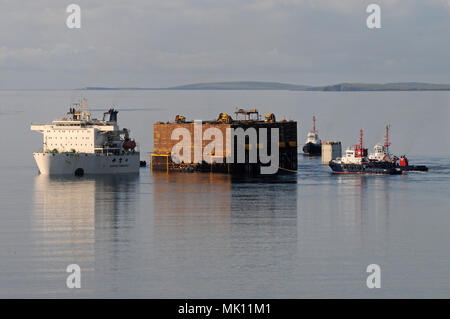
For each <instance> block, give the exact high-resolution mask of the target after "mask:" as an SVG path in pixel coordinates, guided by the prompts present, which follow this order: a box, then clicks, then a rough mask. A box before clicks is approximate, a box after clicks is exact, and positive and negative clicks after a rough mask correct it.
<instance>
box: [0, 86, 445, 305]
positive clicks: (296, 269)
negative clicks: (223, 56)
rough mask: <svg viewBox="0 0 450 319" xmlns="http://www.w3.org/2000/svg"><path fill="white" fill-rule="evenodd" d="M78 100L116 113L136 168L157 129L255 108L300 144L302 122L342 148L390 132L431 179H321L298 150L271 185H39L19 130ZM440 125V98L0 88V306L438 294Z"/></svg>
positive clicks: (203, 178) (400, 150) (441, 267)
mask: <svg viewBox="0 0 450 319" xmlns="http://www.w3.org/2000/svg"><path fill="white" fill-rule="evenodd" d="M81 97H86V98H87V99H88V106H90V108H91V109H93V110H94V113H96V114H97V115H98V117H101V113H102V112H103V110H104V109H108V108H110V107H112V106H114V107H116V108H118V109H119V111H120V112H119V124H120V125H121V127H127V128H129V129H131V132H132V135H133V136H134V137H135V138H136V139H137V140H138V142H139V143H140V148H141V157H142V159H146V160H147V161H148V152H151V151H152V143H153V139H152V134H153V133H152V124H153V123H154V122H156V121H167V120H173V118H174V117H175V115H177V114H182V115H185V116H186V117H187V118H188V119H212V118H215V117H217V116H218V114H219V113H221V112H226V113H233V112H234V110H235V108H236V107H239V108H241V107H243V108H246V107H251V108H253V107H256V108H258V109H259V110H260V111H261V112H262V113H263V114H265V113H271V112H273V113H275V115H276V116H277V117H278V119H281V118H287V119H294V120H297V121H298V122H299V126H298V130H299V131H298V133H299V144H301V143H302V142H303V140H304V139H305V137H306V133H307V131H308V130H309V129H310V127H311V125H312V123H311V117H312V116H313V115H316V117H317V119H318V121H317V125H318V129H319V134H320V136H321V137H322V138H323V139H327V140H341V141H342V142H343V144H344V146H347V145H351V144H353V143H355V142H357V141H358V138H359V129H360V128H364V129H365V142H366V144H367V146H369V147H370V148H371V147H372V146H373V145H374V144H375V143H376V142H380V141H382V138H383V134H384V126H385V125H386V124H388V123H390V124H391V125H392V130H391V138H392V143H393V145H392V148H391V149H392V151H393V152H395V153H397V154H400V155H401V154H410V155H411V156H410V161H411V162H414V163H417V164H426V165H428V166H429V167H430V171H429V172H428V173H408V174H406V175H401V176H335V175H332V174H330V170H329V168H328V167H327V166H323V165H321V164H320V160H318V159H311V158H306V157H303V156H301V155H299V171H298V174H294V175H290V176H284V177H281V178H277V179H271V180H260V179H242V178H241V179H236V178H231V177H230V176H228V175H222V174H208V173H178V174H176V173H173V174H165V173H159V174H152V173H151V172H150V171H149V169H148V168H142V169H141V171H140V175H139V176H108V177H98V178H93V177H83V178H81V179H79V178H49V177H46V176H39V175H38V173H37V169H36V167H35V164H34V161H33V158H32V153H33V151H37V150H39V148H40V147H41V144H42V138H41V136H40V135H39V134H37V133H35V132H31V131H30V130H29V125H30V124H31V123H32V122H49V121H51V120H54V119H57V118H59V117H61V116H63V115H64V114H65V112H67V110H68V108H69V106H70V103H71V102H75V101H76V100H77V99H79V98H81ZM449 120H450V93H449V92H435V93H430V92H378V93H344V92H337V93H336V92H334V93H333V92H270V91H226V92H224V91H207V92H205V91H148V92H141V91H138V92H136V91H134V92H133V91H108V92H105V91H96V92H94V91H88V92H81V91H0V127H1V132H2V134H1V140H0V149H2V153H1V155H0V156H1V158H2V159H1V166H0V214H1V220H0V297H39V298H49V297H60V298H72V297H74V298H86V297H99V298H102V297H135V298H136V297H137V298H140V297H143V298H146V297H148V298H166V297H167V298H169V297H173V298H186V297H192V298H241V297H246V298H317V297H318V298H325V297H331V298H342V297H343V298H348V297H363V298H377V297H388V298H390V297H426V298H427V297H446V298H449V297H450V244H449V243H450V234H449V229H450V187H449V186H450V140H449V138H448V137H449V136H450V126H449V125H448V123H449ZM74 263H75V264H78V265H79V266H80V267H81V288H80V289H68V288H67V287H66V278H67V276H68V275H69V274H68V273H66V271H65V270H66V267H67V266H68V265H69V264H74ZM369 264H378V265H379V266H380V267H381V288H380V289H368V288H367V286H366V278H367V276H368V275H369V274H368V273H367V272H366V267H367V266H368V265H369Z"/></svg>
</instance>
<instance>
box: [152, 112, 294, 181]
mask: <svg viewBox="0 0 450 319" xmlns="http://www.w3.org/2000/svg"><path fill="white" fill-rule="evenodd" d="M239 117H240V118H239ZM242 117H243V118H242ZM194 127H195V122H194V121H187V120H186V119H185V117H184V116H182V115H177V116H176V117H175V121H174V122H166V123H164V122H157V123H155V124H154V125H153V138H154V142H153V143H154V144H153V153H152V154H151V161H150V167H151V169H152V170H158V171H209V172H223V173H230V174H242V173H245V174H249V175H253V174H256V175H257V174H259V172H260V168H261V166H268V164H265V163H261V161H260V160H259V158H260V157H259V152H260V147H261V145H262V144H264V143H265V144H266V145H267V146H268V150H267V151H268V154H272V150H271V146H270V145H271V134H272V129H274V128H278V130H279V131H278V132H279V142H278V154H279V158H278V160H279V167H278V173H281V172H296V171H297V167H298V163H297V122H296V121H287V120H285V119H283V120H282V121H276V119H275V115H274V114H273V113H270V114H267V115H266V116H265V118H264V119H261V118H260V115H259V113H258V111H257V110H256V109H251V110H243V109H239V110H237V111H236V112H235V119H233V118H232V117H231V116H230V115H228V114H226V113H220V114H219V116H218V118H217V119H216V120H210V121H202V125H201V129H202V131H201V136H203V133H204V132H205V130H207V129H209V128H214V129H218V130H220V132H221V133H222V134H221V135H222V138H223V143H221V144H222V145H223V151H222V154H221V156H220V157H219V156H217V155H216V154H210V155H211V158H212V159H213V160H212V161H210V162H209V163H208V162H206V161H202V162H197V163H195V162H188V163H183V162H182V163H176V162H174V161H173V160H172V157H171V152H172V149H173V148H174V146H175V145H176V144H177V143H178V142H179V140H178V139H172V132H173V131H174V130H175V129H177V128H185V129H187V131H189V133H190V136H191V143H190V145H191V159H193V158H194V145H195V141H194V137H195V132H194ZM238 128H242V129H243V130H244V131H245V130H247V129H248V128H254V129H256V132H257V143H256V145H252V144H251V143H249V137H248V136H246V137H245V139H246V140H245V162H243V163H242V162H241V163H236V162H227V159H229V158H230V157H229V156H230V155H232V158H234V159H236V158H237V143H236V136H233V138H234V142H233V146H234V148H233V149H227V129H234V130H236V129H238ZM260 128H265V129H267V141H263V140H262V138H261V136H260V133H259V132H260V131H259V129H260ZM210 142H211V140H204V139H202V141H201V151H202V154H203V151H204V150H205V147H206V145H208V144H209V143H210ZM199 146H200V145H199ZM253 147H256V149H257V152H258V156H257V158H258V160H257V162H256V163H254V162H251V160H250V159H249V152H250V150H251V149H252V148H253ZM230 152H233V154H230ZM219 158H220V159H219Z"/></svg>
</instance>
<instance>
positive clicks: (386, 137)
mask: <svg viewBox="0 0 450 319" xmlns="http://www.w3.org/2000/svg"><path fill="white" fill-rule="evenodd" d="M390 127H391V125H390V124H388V125H386V136H385V138H384V147H386V153H387V154H388V155H389V146H391V142H389V128H390Z"/></svg>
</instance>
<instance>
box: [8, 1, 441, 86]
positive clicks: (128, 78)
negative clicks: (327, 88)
mask: <svg viewBox="0 0 450 319" xmlns="http://www.w3.org/2000/svg"><path fill="white" fill-rule="evenodd" d="M71 3H75V4H78V5H79V6H80V7H81V28H80V29H69V28H68V27H67V26H66V19H67V17H68V16H69V13H67V12H66V7H67V6H68V5H69V4H71ZM370 3H376V4H378V5H380V7H381V28H380V29H369V28H367V26H366V19H367V17H368V16H369V13H367V12H366V8H367V6H368V5H369V4H370ZM0 8H1V10H0V89H73V88H81V87H86V86H110V87H167V86H175V85H181V84H188V83H196V82H210V81H276V82H288V83H295V84H307V85H326V84H334V83H339V82H368V83H385V82H399V81H416V82H417V81H418V82H433V83H450V58H449V57H450V41H449V39H450V37H449V32H450V0H427V1H424V0H384V1H380V0H378V1H376V0H371V1H361V0H342V1H335V0H221V1H219V0H215V1H211V0H158V1H153V0H130V1H119V0H108V1H96V0H86V1H84V0H83V1H81V0H68V1H62V0H33V1H17V0H0Z"/></svg>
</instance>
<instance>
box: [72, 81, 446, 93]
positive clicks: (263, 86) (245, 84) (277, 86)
mask: <svg viewBox="0 0 450 319" xmlns="http://www.w3.org/2000/svg"><path fill="white" fill-rule="evenodd" d="M81 90H279V91H331V92H343V91H450V84H434V83H421V82H398V83H384V84H376V83H339V84H334V85H326V86H310V85H298V84H289V83H280V82H254V81H236V82H207V83H195V84H187V85H180V86H173V87H166V88H139V87H117V88H112V87H99V86H94V87H92V86H90V87H85V88H82V89H81Z"/></svg>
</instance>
